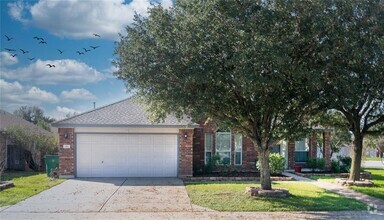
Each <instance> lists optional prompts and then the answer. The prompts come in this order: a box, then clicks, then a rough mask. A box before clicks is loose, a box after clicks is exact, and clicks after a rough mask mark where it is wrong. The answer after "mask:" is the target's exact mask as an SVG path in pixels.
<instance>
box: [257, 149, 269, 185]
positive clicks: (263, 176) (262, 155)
mask: <svg viewBox="0 0 384 220" xmlns="http://www.w3.org/2000/svg"><path fill="white" fill-rule="evenodd" d="M269 154H270V152H269V151H268V150H265V149H261V150H260V152H259V161H260V184H261V189H263V190H271V189H272V183H271V171H270V169H269Z"/></svg>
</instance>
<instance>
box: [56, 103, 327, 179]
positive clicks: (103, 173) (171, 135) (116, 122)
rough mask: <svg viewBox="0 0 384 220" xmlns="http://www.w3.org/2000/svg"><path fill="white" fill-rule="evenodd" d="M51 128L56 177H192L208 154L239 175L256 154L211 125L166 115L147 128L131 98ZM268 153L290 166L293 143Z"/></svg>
mask: <svg viewBox="0 0 384 220" xmlns="http://www.w3.org/2000/svg"><path fill="white" fill-rule="evenodd" d="M53 126H55V127H58V131H59V136H60V146H59V157H60V165H59V173H60V176H61V177H183V176H192V175H193V170H195V171H196V170H198V169H201V168H202V167H203V166H204V164H205V163H206V162H207V161H208V159H209V158H210V157H211V156H213V155H220V156H221V158H227V160H229V161H230V166H232V167H233V168H234V169H236V170H238V171H239V172H242V171H254V170H255V169H256V168H255V162H256V159H257V154H256V151H255V149H254V146H253V144H252V142H251V141H250V140H249V139H247V138H245V137H242V136H241V135H240V134H237V133H236V132H234V131H229V130H228V131H227V130H222V129H218V128H217V127H215V125H214V124H213V123H208V124H203V123H200V124H199V123H194V122H192V121H191V120H190V119H188V118H184V119H182V120H178V119H177V118H176V117H174V116H172V115H169V116H168V117H167V118H166V119H165V120H164V121H163V122H161V123H158V124H152V123H151V122H150V121H149V120H148V113H147V112H146V111H145V108H144V107H143V106H142V105H140V104H139V103H137V102H136V101H135V98H133V97H132V98H128V99H125V100H122V101H119V102H116V103H113V104H110V105H107V106H104V107H101V108H98V109H94V110H91V111H88V112H85V113H83V114H79V115H76V116H73V117H71V118H67V119H64V120H61V121H58V122H56V123H54V124H53ZM325 137H326V138H325V139H326V140H329V137H328V136H325ZM327 138H328V139H327ZM312 142H313V141H312ZM292 144H293V145H292ZM310 146H312V145H310ZM316 146H317V145H316ZM324 146H329V141H328V142H325V144H324ZM312 148H314V147H312ZM312 148H310V150H309V151H311V149H312ZM274 150H275V151H276V152H278V153H282V154H284V155H285V156H286V158H287V167H293V166H294V165H295V161H294V157H293V156H294V155H295V142H292V141H291V142H284V143H281V144H280V145H278V146H276V147H275V149H274ZM312 151H313V152H315V151H314V150H312ZM313 152H312V153H311V154H310V155H313ZM306 153H307V155H309V153H308V151H307V152H306ZM290 154H293V156H292V155H290ZM314 155H316V154H314ZM291 160H293V161H291Z"/></svg>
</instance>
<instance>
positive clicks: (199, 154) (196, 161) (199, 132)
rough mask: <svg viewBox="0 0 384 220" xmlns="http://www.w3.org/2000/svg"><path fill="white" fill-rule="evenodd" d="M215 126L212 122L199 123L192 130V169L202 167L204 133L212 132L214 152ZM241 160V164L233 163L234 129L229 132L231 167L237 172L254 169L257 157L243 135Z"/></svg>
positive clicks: (213, 150)
mask: <svg viewBox="0 0 384 220" xmlns="http://www.w3.org/2000/svg"><path fill="white" fill-rule="evenodd" d="M216 130H217V126H216V125H215V124H214V123H213V122H209V123H207V124H204V123H201V124H200V127H199V128H195V130H194V131H195V132H194V143H193V169H194V170H198V169H202V168H203V166H204V159H205V158H204V157H205V155H204V154H205V133H212V134H213V135H214V138H213V146H212V155H215V153H216V137H215V133H216ZM242 156H243V161H242V165H234V162H235V131H232V134H231V168H232V169H235V170H237V171H239V172H241V171H255V170H256V164H255V160H256V158H257V152H256V149H255V147H254V145H253V142H252V141H251V140H250V139H248V138H246V137H243V151H242Z"/></svg>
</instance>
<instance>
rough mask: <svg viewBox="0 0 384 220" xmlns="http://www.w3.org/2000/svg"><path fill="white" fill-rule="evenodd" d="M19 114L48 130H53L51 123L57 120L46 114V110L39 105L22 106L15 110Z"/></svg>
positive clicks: (15, 113)
mask: <svg viewBox="0 0 384 220" xmlns="http://www.w3.org/2000/svg"><path fill="white" fill-rule="evenodd" d="M13 114H14V115H17V116H19V117H21V118H23V119H25V120H27V121H29V122H31V123H33V124H35V125H38V126H40V127H42V128H44V129H45V130H47V131H50V130H51V126H50V124H51V123H52V122H54V121H55V119H54V118H51V117H49V116H45V115H44V110H43V109H41V108H39V107H37V106H22V107H20V108H19V109H17V110H15V111H14V112H13Z"/></svg>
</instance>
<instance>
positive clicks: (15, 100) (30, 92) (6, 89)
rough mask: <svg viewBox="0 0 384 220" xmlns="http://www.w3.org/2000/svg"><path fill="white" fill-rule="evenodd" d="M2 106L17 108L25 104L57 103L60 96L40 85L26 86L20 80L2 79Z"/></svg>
mask: <svg viewBox="0 0 384 220" xmlns="http://www.w3.org/2000/svg"><path fill="white" fill-rule="evenodd" d="M0 91H1V108H3V109H16V108H18V107H20V106H23V105H41V104H43V103H57V102H58V101H59V98H58V97H57V96H56V95H55V94H53V93H51V92H47V91H45V90H42V89H40V88H38V87H35V86H33V87H30V88H29V87H24V86H23V85H21V84H20V83H19V82H17V81H15V82H7V81H5V80H3V79H0Z"/></svg>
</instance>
